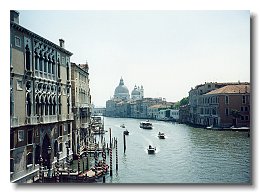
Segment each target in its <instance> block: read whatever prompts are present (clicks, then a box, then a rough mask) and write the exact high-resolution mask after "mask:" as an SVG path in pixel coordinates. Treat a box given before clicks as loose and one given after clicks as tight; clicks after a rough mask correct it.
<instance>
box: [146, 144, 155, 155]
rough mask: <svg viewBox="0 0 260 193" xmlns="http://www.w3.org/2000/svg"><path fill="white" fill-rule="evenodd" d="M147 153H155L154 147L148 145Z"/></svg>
mask: <svg viewBox="0 0 260 193" xmlns="http://www.w3.org/2000/svg"><path fill="white" fill-rule="evenodd" d="M147 151H148V154H154V153H155V151H156V147H152V146H151V145H149V147H148V149H147Z"/></svg>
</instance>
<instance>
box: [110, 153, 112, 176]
mask: <svg viewBox="0 0 260 193" xmlns="http://www.w3.org/2000/svg"><path fill="white" fill-rule="evenodd" d="M110 176H112V148H110Z"/></svg>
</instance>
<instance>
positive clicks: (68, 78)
mask: <svg viewBox="0 0 260 193" xmlns="http://www.w3.org/2000/svg"><path fill="white" fill-rule="evenodd" d="M67 80H70V68H69V63H68V62H67Z"/></svg>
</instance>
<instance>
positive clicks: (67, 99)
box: [10, 11, 73, 183]
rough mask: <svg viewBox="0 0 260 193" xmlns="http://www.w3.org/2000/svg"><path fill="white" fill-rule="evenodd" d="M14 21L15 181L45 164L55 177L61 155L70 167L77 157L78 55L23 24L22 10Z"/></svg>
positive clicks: (12, 117)
mask: <svg viewBox="0 0 260 193" xmlns="http://www.w3.org/2000/svg"><path fill="white" fill-rule="evenodd" d="M10 19H11V21H10V59H11V62H10V120H11V127H10V178H11V179H10V180H11V182H19V183H23V182H32V181H34V180H37V178H38V174H39V164H40V161H41V162H42V164H43V166H44V167H45V168H48V169H49V171H50V172H49V175H52V173H53V169H54V164H55V162H56V161H57V156H58V155H59V157H60V163H61V164H62V165H63V166H64V165H66V161H65V160H66V157H67V156H70V155H71V151H70V147H71V139H72V138H71V130H72V129H71V128H72V121H73V114H72V112H71V79H70V69H71V64H70V57H71V56H72V53H71V52H69V51H67V50H66V49H65V48H64V40H62V39H60V45H56V44H54V43H52V42H50V41H49V40H47V39H45V38H43V37H41V36H39V35H37V34H35V33H33V32H31V31H29V30H28V29H26V28H24V27H22V26H20V25H19V12H17V11H11V12H10ZM67 152H68V153H69V155H67Z"/></svg>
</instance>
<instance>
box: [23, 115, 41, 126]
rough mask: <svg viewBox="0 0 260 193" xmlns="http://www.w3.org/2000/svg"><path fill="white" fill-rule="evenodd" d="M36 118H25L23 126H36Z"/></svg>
mask: <svg viewBox="0 0 260 193" xmlns="http://www.w3.org/2000/svg"><path fill="white" fill-rule="evenodd" d="M37 123H38V120H37V116H31V117H26V118H25V124H37Z"/></svg>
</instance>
